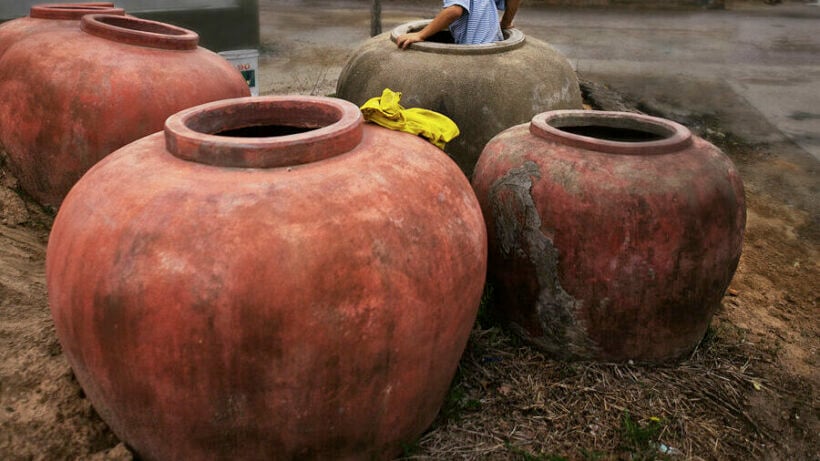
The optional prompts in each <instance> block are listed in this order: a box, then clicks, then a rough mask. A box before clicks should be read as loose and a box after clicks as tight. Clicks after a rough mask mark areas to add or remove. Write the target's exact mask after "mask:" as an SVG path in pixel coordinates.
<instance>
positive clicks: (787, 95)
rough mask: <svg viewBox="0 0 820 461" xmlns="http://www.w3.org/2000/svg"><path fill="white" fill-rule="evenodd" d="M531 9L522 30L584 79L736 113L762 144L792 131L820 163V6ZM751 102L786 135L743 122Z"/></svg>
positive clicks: (745, 131) (740, 127)
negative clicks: (559, 53)
mask: <svg viewBox="0 0 820 461" xmlns="http://www.w3.org/2000/svg"><path fill="white" fill-rule="evenodd" d="M524 5H525V6H524V9H523V10H522V11H521V13H520V15H519V18H518V21H517V26H518V27H519V28H520V29H522V30H524V31H525V32H526V33H528V34H529V35H532V36H533V37H536V38H539V39H543V40H546V41H548V42H549V43H551V44H552V45H554V46H555V47H556V48H558V49H559V50H561V51H562V52H563V53H564V54H565V55H566V56H567V57H569V59H570V61H571V62H572V64H573V65H574V66H575V67H576V69H577V70H578V71H579V73H580V74H581V75H582V76H583V75H587V76H589V77H590V78H593V79H595V80H600V81H604V82H607V83H610V84H611V86H613V87H616V89H619V90H623V91H626V92H633V93H634V92H638V91H647V92H649V93H652V94H653V95H655V96H656V97H658V98H661V99H663V98H678V99H684V101H682V102H683V103H689V104H691V105H692V106H693V108H694V109H696V110H702V111H705V112H711V113H718V114H719V113H728V112H732V111H734V114H735V115H734V116H733V117H730V118H732V119H733V120H732V121H733V122H734V125H735V126H734V127H733V128H734V129H735V131H739V132H740V133H739V134H741V135H743V136H745V137H747V138H751V140H753V141H773V140H777V137H778V136H779V135H785V136H786V137H787V138H789V139H790V140H792V141H794V142H795V143H797V144H798V145H799V146H800V147H801V148H802V149H804V150H805V151H806V152H808V153H810V154H812V155H813V156H814V157H815V158H817V159H818V160H820V8H818V7H816V6H811V5H808V4H795V5H788V6H783V5H779V6H775V7H771V6H761V7H747V8H746V9H741V10H732V11H715V10H704V11H686V12H680V11H672V12H670V11H664V12H657V11H656V12H645V11H644V12H641V11H628V10H601V9H556V8H549V9H547V8H536V7H532V6H529V7H528V6H527V5H526V3H525V4H524ZM727 93H734V94H733V95H732V94H727ZM679 102H681V101H679ZM746 104H747V105H749V106H751V108H753V109H754V110H756V111H757V112H759V114H760V115H762V117H763V118H764V119H765V120H766V121H768V122H769V123H770V124H771V125H773V126H774V127H776V128H777V130H775V132H772V131H771V130H767V129H766V127H765V126H762V124H761V123H760V122H759V121H753V120H752V119H753V118H754V117H753V115H754V114H746V115H745V116H743V115H742V114H741V113H740V112H742V108H740V107H738V106H740V105H746ZM729 106H734V107H729ZM747 121H748V122H749V123H747ZM777 131H779V133H778V132H777Z"/></svg>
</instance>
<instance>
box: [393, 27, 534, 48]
mask: <svg viewBox="0 0 820 461" xmlns="http://www.w3.org/2000/svg"><path fill="white" fill-rule="evenodd" d="M431 22H432V20H429V19H422V20H419V21H411V22H408V23H404V24H401V25H399V26H397V27H395V28H394V29H393V31H392V32H391V33H390V40H391V41H392V42H393V43H396V41H397V40H398V38H399V36H400V35H404V34H407V33H411V32H416V31H419V30H421V29H423V28H424V27H425V26H427V24H430V23H431ZM502 32H503V33H504V40H501V41H499V42H492V43H483V44H480V45H459V44H455V43H439V42H430V41H423V42H416V43H413V44H411V45H410V49H411V50H417V51H425V52H428V53H438V54H465V55H476V54H495V53H503V52H505V51H511V50H515V49H517V48H521V47H522V46H524V42H525V41H526V36H525V35H524V32H521V31H520V30H518V29H504V30H503V31H502Z"/></svg>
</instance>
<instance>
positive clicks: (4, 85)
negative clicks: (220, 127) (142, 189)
mask: <svg viewBox="0 0 820 461" xmlns="http://www.w3.org/2000/svg"><path fill="white" fill-rule="evenodd" d="M197 43H198V36H197V35H196V34H195V33H193V32H191V31H189V30H186V29H181V28H178V27H175V26H171V25H168V24H163V23H159V22H154V21H146V20H143V19H138V18H133V17H128V16H111V15H86V16H84V17H83V19H82V20H81V27H80V28H61V29H59V30H52V31H50V32H49V33H38V34H34V35H30V36H29V37H28V38H26V39H23V40H20V41H18V42H17V43H16V44H15V45H13V46H12V47H10V48H9V49H8V50H7V51H6V53H5V54H4V55H3V57H2V59H0V100H2V101H3V104H2V105H0V149H4V150H5V151H6V154H7V156H8V159H9V167H10V169H11V171H12V173H13V174H14V175H15V176H17V179H18V180H19V181H20V185H21V187H22V188H23V189H24V190H25V191H26V192H28V193H29V194H30V195H32V196H33V197H34V198H35V199H37V200H38V201H39V202H40V203H42V204H46V205H52V206H58V205H59V204H60V202H61V201H62V199H63V197H65V194H66V193H68V191H69V189H70V188H71V186H72V185H73V184H74V183H75V182H77V180H78V179H80V177H81V176H82V175H83V173H85V172H86V171H87V170H88V169H89V168H90V167H91V166H92V165H94V164H95V163H96V162H97V161H99V160H100V159H101V158H103V157H104V156H106V155H108V154H109V153H111V152H113V151H114V150H116V149H118V148H120V147H122V146H123V145H125V144H127V143H129V142H131V141H134V140H136V139H139V138H141V137H143V136H146V135H148V134H151V133H154V132H157V131H159V130H161V129H162V124H163V122H164V121H165V119H166V118H167V117H168V116H169V115H171V114H173V113H175V112H178V111H180V110H182V109H185V108H188V107H192V106H195V105H198V104H202V103H205V102H209V101H215V100H219V99H226V98H235V97H241V96H248V95H249V94H250V90H249V89H248V86H247V84H246V83H245V80H244V79H243V78H242V75H241V74H240V73H239V72H238V71H236V69H234V68H233V66H231V64H230V63H229V62H227V61H226V60H225V59H223V58H222V57H220V56H219V55H217V54H216V53H212V52H210V51H208V50H206V49H204V48H199V47H198V46H197Z"/></svg>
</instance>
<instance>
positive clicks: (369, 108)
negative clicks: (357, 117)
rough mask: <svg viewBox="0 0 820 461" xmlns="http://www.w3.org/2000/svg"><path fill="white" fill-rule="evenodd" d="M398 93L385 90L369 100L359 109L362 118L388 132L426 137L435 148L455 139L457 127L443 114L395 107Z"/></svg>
mask: <svg viewBox="0 0 820 461" xmlns="http://www.w3.org/2000/svg"><path fill="white" fill-rule="evenodd" d="M400 100H401V93H398V92H395V91H392V90H391V89H390V88H385V89H384V91H383V92H382V95H381V97H378V96H377V97H375V98H371V99H369V100H368V101H367V102H366V103H364V104H363V105H362V107H360V109H361V110H362V114H363V115H364V119H365V120H367V121H369V122H373V123H375V124H377V125H381V126H383V127H385V128H390V129H391V130H397V131H406V132H408V133H412V134H415V135H420V136H423V137H425V138H427V139H428V140H429V141H430V142H432V143H433V144H435V145H436V146H437V147H438V148H439V149H444V146H445V145H446V144H447V143H448V142H450V141H451V140H452V139H453V138H455V137H456V136H458V134H459V131H458V126H457V125H456V124H455V122H453V121H452V120H450V118H449V117H447V116H446V115H443V114H440V113H438V112H434V111H432V110H427V109H420V108H415V107H414V108H410V109H405V108H404V107H402V106H401V105H399V101H400Z"/></svg>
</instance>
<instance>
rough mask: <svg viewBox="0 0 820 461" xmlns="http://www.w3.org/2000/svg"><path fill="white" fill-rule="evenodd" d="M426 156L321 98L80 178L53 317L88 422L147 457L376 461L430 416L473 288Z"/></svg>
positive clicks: (473, 228)
mask: <svg viewBox="0 0 820 461" xmlns="http://www.w3.org/2000/svg"><path fill="white" fill-rule="evenodd" d="M486 243H487V242H486V232H485V229H484V221H483V218H482V216H481V210H480V207H479V205H478V201H477V200H476V198H475V195H474V193H473V191H472V189H471V187H470V184H469V183H468V182H467V180H466V178H464V177H463V175H462V174H460V172H459V169H458V167H457V166H456V165H455V163H453V162H452V161H451V160H450V159H449V158H448V157H447V156H446V155H445V154H444V153H443V152H441V151H440V150H438V149H437V148H435V147H434V146H432V145H431V144H429V143H427V142H426V141H424V140H422V139H421V138H418V137H415V136H413V135H410V134H407V133H400V132H395V131H390V130H387V129H384V128H380V127H377V126H374V125H363V123H362V118H361V114H360V112H359V110H358V108H357V107H356V106H355V105H353V104H350V103H348V102H345V101H342V100H336V99H329V98H311V97H298V96H293V97H284V96H283V97H264V98H242V99H236V100H227V101H220V102H214V103H211V104H206V105H203V106H200V107H196V108H193V109H190V110H186V111H183V112H180V113H178V114H176V115H174V116H172V117H171V118H169V119H168V121H167V123H166V125H165V131H164V133H157V134H154V135H151V136H148V137H146V138H144V139H141V140H139V141H137V142H134V143H132V144H130V145H128V146H126V147H124V148H122V149H120V150H119V151H117V152H115V153H114V154H112V155H110V156H108V157H107V158H106V159H104V160H103V161H101V162H100V163H99V164H97V166H95V167H94V168H93V169H91V170H90V171H89V172H88V173H87V174H86V175H85V176H84V177H83V178H82V180H80V181H79V183H78V184H77V185H76V186H75V187H74V188H73V189H72V191H71V193H69V195H68V196H67V197H66V200H65V202H64V203H63V206H62V208H61V209H60V210H59V213H58V215H57V218H56V220H55V223H54V227H53V230H52V233H51V236H50V239H49V247H48V254H47V280H48V292H49V301H50V303H51V309H52V314H53V317H54V322H55V325H56V328H57V334H58V336H59V338H60V341H61V343H62V345H63V347H64V350H65V354H66V357H67V358H68V360H69V362H70V364H71V365H72V368H73V369H74V371H75V373H76V376H77V379H78V380H79V382H80V384H81V385H82V386H83V388H84V389H85V392H86V394H87V396H88V398H89V399H90V400H91V402H92V403H93V405H94V407H95V408H96V409H97V411H98V412H99V414H100V415H101V416H102V417H103V419H104V420H105V421H107V422H108V423H109V425H110V426H111V428H112V429H113V430H114V432H115V433H116V434H117V435H118V436H119V437H121V438H122V439H123V440H125V441H126V442H127V443H128V444H129V445H130V446H131V447H133V448H134V449H135V450H136V452H137V453H138V454H139V455H140V456H141V457H142V458H143V459H146V460H154V459H196V460H207V459H323V460H330V459H333V460H336V459H387V458H390V457H393V456H395V455H397V454H399V453H400V451H401V446H402V443H411V442H412V441H413V440H414V439H415V438H416V437H418V436H419V435H420V434H421V433H422V431H423V430H424V429H425V428H426V427H427V426H428V425H429V424H430V423H431V421H432V420H433V418H434V417H435V415H436V413H437V411H438V409H439V407H440V405H441V404H442V402H443V400H444V397H445V394H446V392H447V390H448V386H449V384H450V381H451V379H452V378H453V375H454V373H455V371H456V367H457V364H458V361H459V357H460V355H461V354H462V352H463V349H464V347H465V345H466V343H467V339H468V336H469V333H470V330H471V326H472V324H473V322H474V319H475V316H476V312H477V309H478V304H479V301H480V298H481V294H482V290H483V285H484V277H485V271H486Z"/></svg>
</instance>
